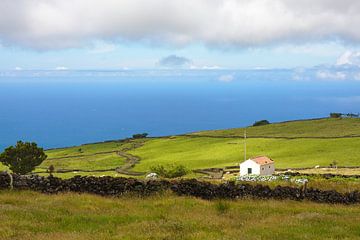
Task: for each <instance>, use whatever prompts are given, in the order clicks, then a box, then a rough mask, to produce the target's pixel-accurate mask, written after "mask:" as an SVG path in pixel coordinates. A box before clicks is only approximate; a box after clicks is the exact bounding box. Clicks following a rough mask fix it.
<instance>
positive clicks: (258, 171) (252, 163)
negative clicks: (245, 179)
mask: <svg viewBox="0 0 360 240" xmlns="http://www.w3.org/2000/svg"><path fill="white" fill-rule="evenodd" d="M274 172H275V163H274V161H273V160H271V159H270V158H268V157H265V156H259V157H255V158H250V159H248V160H246V161H244V162H242V163H240V176H243V175H251V174H253V175H272V174H273V173H274Z"/></svg>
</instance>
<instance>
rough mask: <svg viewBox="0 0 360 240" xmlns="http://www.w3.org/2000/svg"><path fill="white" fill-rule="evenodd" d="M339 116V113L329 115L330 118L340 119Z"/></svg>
mask: <svg viewBox="0 0 360 240" xmlns="http://www.w3.org/2000/svg"><path fill="white" fill-rule="evenodd" d="M341 116H342V114H341V113H330V117H331V118H341Z"/></svg>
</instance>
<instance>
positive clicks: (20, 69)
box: [14, 67, 23, 71]
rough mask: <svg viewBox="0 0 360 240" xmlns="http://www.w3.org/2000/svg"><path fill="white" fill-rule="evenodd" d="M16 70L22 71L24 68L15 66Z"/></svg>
mask: <svg viewBox="0 0 360 240" xmlns="http://www.w3.org/2000/svg"><path fill="white" fill-rule="evenodd" d="M14 70H15V71H22V70H23V69H22V67H15V68H14Z"/></svg>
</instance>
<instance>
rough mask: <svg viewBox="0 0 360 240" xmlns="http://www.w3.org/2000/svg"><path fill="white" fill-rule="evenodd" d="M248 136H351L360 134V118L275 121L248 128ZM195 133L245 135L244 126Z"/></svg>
mask: <svg viewBox="0 0 360 240" xmlns="http://www.w3.org/2000/svg"><path fill="white" fill-rule="evenodd" d="M246 132H247V136H248V137H289V138H294V137H319V138H321V137H326V138H334V137H351V136H360V119H359V118H344V119H334V118H323V119H317V120H302V121H291V122H282V123H273V124H269V125H265V126H258V127H248V128H246ZM193 135H207V136H217V137H229V136H243V135H244V128H233V129H225V130H215V131H201V132H196V133H193Z"/></svg>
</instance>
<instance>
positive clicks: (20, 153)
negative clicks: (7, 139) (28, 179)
mask: <svg viewBox="0 0 360 240" xmlns="http://www.w3.org/2000/svg"><path fill="white" fill-rule="evenodd" d="M46 158H47V156H46V154H45V153H44V149H42V148H39V147H38V146H37V144H36V143H34V142H32V143H30V142H22V141H18V142H17V143H16V146H15V147H14V146H10V147H8V148H6V149H5V151H4V152H3V153H1V154H0V162H1V163H3V164H4V165H6V166H8V167H9V168H10V170H11V171H12V172H13V173H18V174H27V173H30V172H31V171H33V170H34V169H35V167H36V166H38V165H40V164H41V163H42V162H43V161H44V160H45V159H46Z"/></svg>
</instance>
